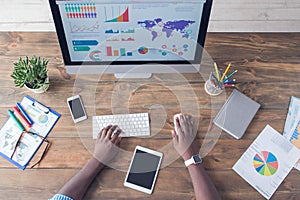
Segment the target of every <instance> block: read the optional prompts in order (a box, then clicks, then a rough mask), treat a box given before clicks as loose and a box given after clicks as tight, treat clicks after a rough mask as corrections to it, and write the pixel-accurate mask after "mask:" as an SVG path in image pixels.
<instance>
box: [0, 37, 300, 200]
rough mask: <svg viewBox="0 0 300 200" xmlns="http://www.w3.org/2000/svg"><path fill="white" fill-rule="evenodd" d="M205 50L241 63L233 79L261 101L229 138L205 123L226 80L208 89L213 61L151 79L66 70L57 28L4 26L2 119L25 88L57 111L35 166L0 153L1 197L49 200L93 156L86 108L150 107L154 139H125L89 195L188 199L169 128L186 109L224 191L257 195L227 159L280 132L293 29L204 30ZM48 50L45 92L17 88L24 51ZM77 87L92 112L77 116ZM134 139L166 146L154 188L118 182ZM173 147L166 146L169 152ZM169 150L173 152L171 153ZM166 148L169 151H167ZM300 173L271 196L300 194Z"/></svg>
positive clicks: (222, 62)
mask: <svg viewBox="0 0 300 200" xmlns="http://www.w3.org/2000/svg"><path fill="white" fill-rule="evenodd" d="M205 50H206V51H207V52H208V54H209V55H210V56H211V57H212V58H213V60H212V59H211V60H210V61H209V62H213V61H215V62H217V63H218V65H219V67H220V68H222V69H223V70H224V68H225V67H226V66H227V64H228V63H232V65H233V67H232V69H231V70H233V69H238V70H239V71H238V74H237V75H236V76H235V78H236V79H237V81H238V84H237V85H236V88H237V89H239V90H240V91H242V92H243V93H244V94H246V95H247V96H249V97H250V98H252V99H254V100H255V101H257V102H258V103H260V104H261V109H260V110H259V111H258V113H257V115H256V116H255V118H254V120H253V121H252V123H251V124H250V126H249V128H248V129H247V131H246V134H245V135H244V137H243V138H242V139H241V140H235V139H233V138H232V137H231V136H229V135H228V134H226V133H225V132H222V131H221V130H219V129H217V128H216V127H213V128H212V129H211V128H210V123H211V121H212V119H213V118H214V116H215V115H216V114H217V112H218V110H219V109H220V107H221V106H222V104H223V103H224V101H225V100H226V98H227V97H228V95H229V94H230V93H231V91H232V88H227V89H226V92H225V93H223V94H221V95H220V96H217V97H210V96H209V95H207V94H206V93H205V91H204V88H203V85H204V82H205V80H206V78H207V76H208V75H207V74H208V72H209V71H211V70H213V68H212V66H205V67H203V68H201V70H200V73H198V74H183V75H179V74H154V76H153V77H152V78H151V79H149V80H118V79H116V78H114V76H113V75H102V76H98V75H92V76H88V75H78V76H76V75H69V74H67V73H66V71H65V68H64V64H63V61H62V56H61V51H60V48H59V45H58V40H57V37H56V33H39V32H35V33H19V32H1V33H0V74H1V76H0V85H1V87H0V88H1V89H0V125H1V126H2V125H3V124H4V123H5V121H6V120H7V118H8V115H7V109H10V108H12V106H14V105H15V103H16V102H19V101H21V100H22V98H23V97H24V96H25V95H27V94H28V95H30V96H32V97H33V98H35V99H37V100H38V101H40V102H42V103H43V104H45V105H47V106H50V107H51V108H52V109H54V110H56V111H57V112H59V113H60V114H61V115H62V116H61V119H60V120H59V121H58V123H57V125H56V126H55V127H54V129H53V130H52V132H51V133H50V134H49V140H50V141H51V142H52V146H51V148H50V151H49V152H48V154H47V155H46V157H45V158H44V160H43V161H42V162H41V164H40V165H39V166H37V167H36V168H34V169H26V170H25V171H21V170H19V169H17V168H16V167H15V166H14V165H12V164H10V163H9V162H7V161H6V160H4V159H3V158H0V177H1V181H0V199H9V200H10V199H24V200H27V199H28V200H29V199H47V198H49V197H51V196H52V195H54V194H55V193H56V192H57V191H58V190H59V189H60V187H61V186H62V185H63V184H64V183H65V182H66V181H67V180H69V179H70V178H71V177H72V176H73V175H74V174H76V172H78V170H79V169H80V168H81V167H82V166H83V165H84V164H85V163H86V161H87V160H88V159H89V158H90V157H91V152H92V150H93V145H94V140H93V139H92V124H91V123H92V120H91V119H92V116H94V115H104V114H112V113H134V112H149V113H150V116H151V138H147V139H145V138H139V139H137V138H126V139H124V140H123V141H122V144H121V148H122V149H123V150H124V152H126V155H125V157H124V159H121V160H119V162H114V163H113V168H117V169H113V168H106V169H105V170H104V171H103V172H102V173H101V174H99V175H98V176H97V178H96V180H95V181H94V183H93V184H92V186H91V188H90V189H89V190H88V192H87V194H86V196H85V199H194V198H195V197H194V191H193V187H192V183H191V179H190V177H189V174H188V172H187V170H186V168H185V167H184V165H183V161H182V159H181V158H178V156H174V155H173V154H172V152H173V151H174V150H173V149H172V144H171V136H170V130H171V129H172V128H173V115H174V114H175V113H178V112H181V111H183V112H188V113H191V114H192V115H193V116H194V117H195V119H196V120H197V122H198V124H197V125H198V135H197V140H198V141H199V144H200V145H202V146H201V150H200V152H201V154H202V155H204V166H205V168H206V169H207V171H208V173H209V175H210V176H211V178H212V180H213V182H214V183H215V185H216V187H217V189H218V191H219V192H220V194H221V196H222V199H249V200H252V199H263V197H262V196H261V195H260V194H259V193H258V192H257V191H255V190H254V189H253V188H252V187H251V186H250V185H249V184H248V183H247V182H245V181H244V180H243V179H242V178H241V177H240V176H239V175H237V174H236V173H235V172H234V171H233V170H232V169H231V168H232V166H233V165H234V163H235V162H236V161H237V160H238V159H239V158H240V156H241V155H242V154H243V152H244V151H245V150H246V149H247V148H248V147H249V145H250V144H251V143H252V142H253V140H254V139H255V138H256V137H257V135H258V134H259V133H260V131H261V130H262V129H263V128H264V127H265V126H266V125H267V124H270V125H271V126H272V127H274V128H275V129H276V130H277V131H278V132H282V131H283V127H284V123H285V118H286V114H287V109H288V105H289V100H290V96H292V95H294V96H298V97H300V90H299V88H300V76H299V75H300V34H299V33H209V34H208V36H207V40H206V46H205ZM33 55H37V56H42V57H45V58H48V59H49V60H50V62H49V76H50V81H52V82H53V84H52V85H50V88H49V90H48V91H47V92H46V93H44V94H33V93H30V92H29V91H27V90H26V89H25V88H16V87H15V86H14V84H13V80H12V79H11V78H10V74H11V73H12V70H13V63H14V62H16V61H17V60H18V57H20V56H33ZM74 94H80V95H81V96H82V99H83V102H84V105H85V107H86V110H87V114H88V116H89V118H88V120H87V121H84V122H82V123H79V124H78V125H74V123H73V121H72V118H71V116H70V113H69V110H68V108H67V104H66V99H67V97H69V96H72V95H74ZM136 145H142V146H146V147H149V148H152V149H156V150H159V151H162V152H164V153H165V155H167V156H165V160H164V163H163V168H162V169H161V171H160V172H159V176H158V179H157V183H156V186H155V189H154V193H153V194H152V195H145V194H143V193H140V192H137V191H134V190H131V189H128V188H125V187H123V181H124V178H125V175H126V170H127V168H128V165H129V159H130V156H131V152H132V151H133V149H134V147H135V146H136ZM170 152H171V153H170ZM173 153H174V152H173ZM168 156H169V157H168ZM299 176H300V172H299V171H297V170H295V169H293V170H292V171H291V173H290V174H289V175H288V176H287V178H286V179H285V180H284V181H283V183H282V184H281V185H280V187H279V188H278V190H277V191H276V193H275V194H274V196H273V198H272V199H299V196H300V179H299Z"/></svg>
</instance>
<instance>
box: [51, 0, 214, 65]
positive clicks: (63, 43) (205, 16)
mask: <svg viewBox="0 0 300 200" xmlns="http://www.w3.org/2000/svg"><path fill="white" fill-rule="evenodd" d="M212 2H213V0H206V2H205V3H204V6H203V10H202V18H201V24H200V31H199V33H198V41H197V42H198V45H197V48H196V54H195V59H194V60H180V61H178V60H174V61H170V60H168V61H163V60H155V61H151V60H149V61H131V60H130V61H82V62H81V61H80V62H78V61H75V62H74V61H71V56H70V52H69V48H68V45H67V40H66V35H65V32H64V26H63V23H62V18H61V15H60V11H59V7H58V5H57V4H56V0H49V4H50V9H51V12H52V17H53V21H54V25H55V29H56V33H57V37H58V41H59V44H60V49H61V52H62V57H63V60H64V64H65V66H79V65H89V66H93V65H105V66H107V65H122V66H124V65H143V64H162V65H186V64H192V65H199V64H200V62H201V58H202V53H203V48H204V44H205V39H206V34H207V29H208V23H209V18H210V14H211V7H212Z"/></svg>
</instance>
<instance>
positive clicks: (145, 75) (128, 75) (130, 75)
mask: <svg viewBox="0 0 300 200" xmlns="http://www.w3.org/2000/svg"><path fill="white" fill-rule="evenodd" d="M114 75H115V77H116V78H151V76H152V73H116V74H114Z"/></svg>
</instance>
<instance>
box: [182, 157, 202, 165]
mask: <svg viewBox="0 0 300 200" xmlns="http://www.w3.org/2000/svg"><path fill="white" fill-rule="evenodd" d="M200 163H202V159H201V157H200V155H199V154H197V155H193V156H192V157H191V158H190V159H188V160H186V161H184V164H185V166H186V167H188V166H190V165H191V164H200Z"/></svg>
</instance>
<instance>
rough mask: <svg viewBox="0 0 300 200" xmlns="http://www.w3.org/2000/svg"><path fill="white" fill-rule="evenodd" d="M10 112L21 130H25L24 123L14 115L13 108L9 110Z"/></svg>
mask: <svg viewBox="0 0 300 200" xmlns="http://www.w3.org/2000/svg"><path fill="white" fill-rule="evenodd" d="M7 112H8V114H9V115H10V116H11V118H12V119H13V120H14V121H15V123H16V124H17V125H18V127H19V128H20V130H21V131H25V128H24V127H23V125H22V124H21V123H20V122H19V120H18V119H17V118H16V116H15V115H14V113H13V112H12V111H11V110H8V111H7Z"/></svg>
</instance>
